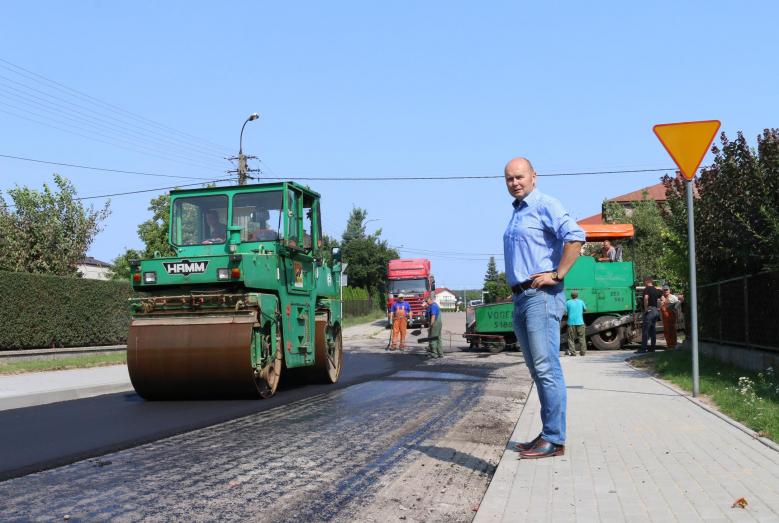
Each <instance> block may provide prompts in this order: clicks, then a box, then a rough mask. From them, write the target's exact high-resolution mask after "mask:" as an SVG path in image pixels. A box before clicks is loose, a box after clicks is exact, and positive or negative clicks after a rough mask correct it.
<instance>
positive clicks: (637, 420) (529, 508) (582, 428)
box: [474, 352, 779, 523]
mask: <svg viewBox="0 0 779 523" xmlns="http://www.w3.org/2000/svg"><path fill="white" fill-rule="evenodd" d="M626 357H627V355H626V354H625V353H624V352H617V353H613V352H612V353H605V354H600V353H593V352H588V353H587V356H586V357H583V358H582V357H575V358H564V359H563V366H564V372H565V377H566V384H567V386H568V442H567V445H566V453H565V456H561V457H557V458H547V459H540V460H519V459H518V455H517V453H516V452H514V451H513V450H512V449H513V447H514V444H515V443H516V442H518V441H527V440H530V439H532V438H534V437H535V436H536V435H537V434H538V432H539V431H540V418H539V414H538V410H539V403H538V395H537V394H536V393H535V391H532V392H531V394H530V398H529V400H528V402H527V404H526V406H525V408H524V410H523V412H522V414H521V416H520V418H519V422H518V423H517V426H516V428H515V430H514V433H513V435H512V438H511V441H510V442H509V446H508V448H507V450H506V451H505V453H504V455H503V458H502V459H501V462H500V464H499V465H498V468H497V471H496V473H495V476H494V477H493V479H492V482H491V483H490V486H489V489H488V490H487V493H486V495H485V497H484V499H483V501H482V503H481V505H480V508H479V511H478V513H477V515H476V518H475V520H474V521H475V523H485V522H494V521H505V522H518V521H532V522H536V521H554V522H555V523H558V522H564V521H576V522H587V521H598V522H601V521H603V522H610V521H631V522H632V521H637V522H643V521H647V522H648V521H652V522H654V521H679V522H691V521H779V452H777V451H776V450H774V449H772V448H769V447H767V446H766V445H764V444H762V443H761V442H759V441H757V440H756V439H754V438H753V437H751V436H750V435H748V434H746V433H745V432H743V431H741V430H739V429H738V428H736V427H734V426H733V425H731V424H729V423H728V422H727V421H725V420H723V419H721V418H720V417H717V416H716V415H714V414H712V413H710V412H707V411H706V410H704V409H702V408H701V407H699V406H697V405H696V404H695V403H693V402H691V401H690V400H689V399H687V398H685V397H684V396H682V395H680V394H679V393H677V392H675V391H674V390H671V389H670V388H668V387H666V386H664V385H663V384H661V383H659V382H658V381H656V380H653V379H652V378H651V377H649V376H648V375H647V374H645V373H643V372H640V371H637V370H634V369H633V368H631V367H629V366H628V365H627V364H626V363H625V361H624V360H625V358H626ZM742 497H743V498H745V499H746V501H747V502H748V505H747V506H746V508H743V509H742V508H732V504H733V503H734V501H735V500H737V499H739V498H742Z"/></svg>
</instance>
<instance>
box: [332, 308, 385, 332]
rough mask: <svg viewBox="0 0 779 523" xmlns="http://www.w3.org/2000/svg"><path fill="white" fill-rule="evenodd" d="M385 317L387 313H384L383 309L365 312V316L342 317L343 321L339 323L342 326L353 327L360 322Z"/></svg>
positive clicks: (368, 321)
mask: <svg viewBox="0 0 779 523" xmlns="http://www.w3.org/2000/svg"><path fill="white" fill-rule="evenodd" d="M386 317H387V313H385V312H384V311H376V312H372V313H370V314H366V315H365V316H348V317H346V318H344V319H343V323H342V324H341V325H342V326H343V328H346V327H354V326H355V325H360V324H361V323H370V322H372V321H376V320H379V319H381V318H386Z"/></svg>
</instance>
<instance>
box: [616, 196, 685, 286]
mask: <svg viewBox="0 0 779 523" xmlns="http://www.w3.org/2000/svg"><path fill="white" fill-rule="evenodd" d="M664 212H665V211H664V210H663V209H662V208H661V207H659V206H658V204H657V202H655V201H654V200H650V199H648V197H647V193H646V192H644V194H643V195H642V199H641V200H640V201H637V202H634V204H633V208H632V209H631V210H630V212H628V210H627V209H625V208H624V207H623V206H621V205H619V204H618V203H615V202H604V205H603V217H604V220H605V221H606V223H630V224H633V228H634V229H635V236H634V238H633V240H630V241H623V242H622V255H623V259H625V260H627V261H632V262H633V267H634V270H635V274H636V278H637V279H641V278H643V277H645V276H651V277H654V278H662V279H665V280H667V281H669V282H670V283H671V284H673V285H675V286H677V287H678V286H679V285H680V284H682V283H683V281H686V278H685V277H684V274H683V273H680V272H679V269H678V267H676V266H675V265H674V263H672V258H674V257H675V256H677V255H678V245H674V244H672V243H671V242H670V240H671V236H670V235H669V229H668V226H667V225H666V222H665V219H664V217H663V214H664Z"/></svg>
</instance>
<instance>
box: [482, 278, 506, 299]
mask: <svg viewBox="0 0 779 523" xmlns="http://www.w3.org/2000/svg"><path fill="white" fill-rule="evenodd" d="M484 292H485V293H486V294H485V295H484V301H485V303H496V302H499V301H504V300H505V299H506V298H510V297H511V287H509V284H508V283H506V273H504V272H499V273H498V275H497V276H496V278H495V279H494V280H489V281H486V282H484Z"/></svg>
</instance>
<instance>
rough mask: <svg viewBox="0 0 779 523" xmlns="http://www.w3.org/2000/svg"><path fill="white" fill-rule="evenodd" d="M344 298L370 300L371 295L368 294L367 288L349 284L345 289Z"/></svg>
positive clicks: (347, 299)
mask: <svg viewBox="0 0 779 523" xmlns="http://www.w3.org/2000/svg"><path fill="white" fill-rule="evenodd" d="M343 299H344V301H352V300H369V299H370V296H369V295H368V291H367V289H363V288H362V287H349V286H347V287H344V289H343Z"/></svg>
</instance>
